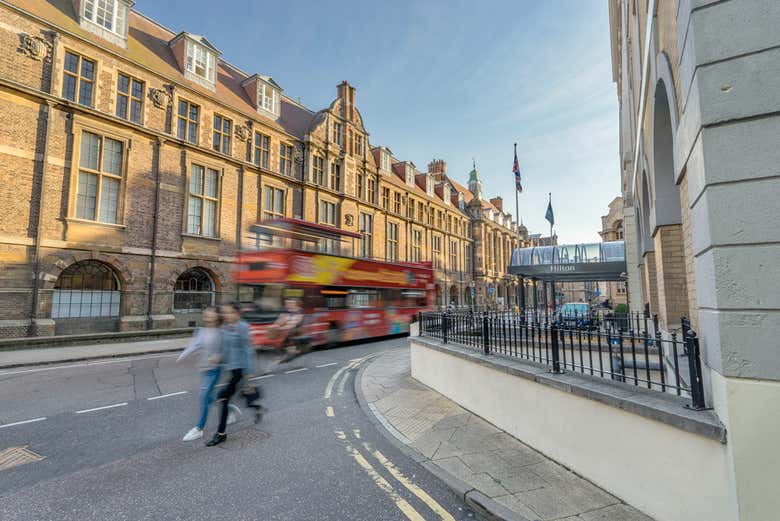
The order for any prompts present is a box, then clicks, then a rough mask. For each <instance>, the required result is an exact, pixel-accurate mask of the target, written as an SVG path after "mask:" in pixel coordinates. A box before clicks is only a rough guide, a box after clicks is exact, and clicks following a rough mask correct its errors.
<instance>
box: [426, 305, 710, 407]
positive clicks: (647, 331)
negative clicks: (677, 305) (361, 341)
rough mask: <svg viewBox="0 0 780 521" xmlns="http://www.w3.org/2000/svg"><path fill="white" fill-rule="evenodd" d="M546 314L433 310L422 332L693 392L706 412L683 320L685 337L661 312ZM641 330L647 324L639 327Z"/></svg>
mask: <svg viewBox="0 0 780 521" xmlns="http://www.w3.org/2000/svg"><path fill="white" fill-rule="evenodd" d="M581 318H582V317H566V316H560V315H559V316H557V317H554V318H553V316H549V317H548V316H547V315H544V314H539V313H512V312H508V311H504V312H472V311H432V312H425V313H421V314H420V317H419V320H420V335H421V336H426V337H431V338H437V339H439V340H441V341H442V342H443V343H445V344H446V343H453V344H458V345H462V346H466V347H468V348H472V349H474V350H479V351H481V352H482V353H484V354H486V355H490V354H497V355H503V356H509V357H516V358H522V359H525V360H530V361H533V362H537V363H540V364H544V365H548V366H550V369H551V371H552V372H554V373H563V372H565V371H574V372H578V373H583V374H587V375H590V376H595V377H601V378H609V379H612V380H615V381H619V382H624V383H627V384H631V385H635V386H641V387H646V388H647V389H652V390H655V391H660V392H665V393H673V394H676V395H678V396H683V395H684V396H686V397H687V396H690V398H691V402H692V403H691V407H692V408H694V409H703V408H704V407H705V404H704V387H703V382H702V368H701V358H700V353H699V341H698V338H697V337H696V333H695V332H694V331H693V330H692V329H691V328H690V322H689V321H688V320H687V319H683V321H682V324H683V327H682V335H681V336H680V335H678V334H677V333H670V334H665V333H663V332H662V331H661V330H660V329H659V328H658V326H657V320H656V319H655V317H643V316H641V315H637V316H633V315H626V320H625V322H623V324H624V325H625V327H619V326H618V325H616V324H615V323H613V322H610V321H600V322H597V321H595V320H588V321H586V320H581ZM634 327H639V328H641V329H634Z"/></svg>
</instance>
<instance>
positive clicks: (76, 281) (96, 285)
mask: <svg viewBox="0 0 780 521" xmlns="http://www.w3.org/2000/svg"><path fill="white" fill-rule="evenodd" d="M119 298H120V293H119V279H117V276H116V274H115V273H114V271H113V270H112V269H111V268H110V267H109V266H108V265H107V264H103V263H102V262H98V261H92V260H90V261H82V262H77V263H76V264H71V265H70V266H68V267H67V268H66V269H65V270H64V271H63V272H62V273H60V276H59V278H58V279H57V282H56V284H55V285H54V294H53V295H52V310H51V317H52V318H79V317H115V316H118V315H119Z"/></svg>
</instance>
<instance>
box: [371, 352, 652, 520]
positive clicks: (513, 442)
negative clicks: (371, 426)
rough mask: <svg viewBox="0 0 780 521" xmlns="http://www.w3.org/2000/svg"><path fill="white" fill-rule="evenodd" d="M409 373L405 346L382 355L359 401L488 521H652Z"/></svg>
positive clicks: (372, 363) (403, 444)
mask: <svg viewBox="0 0 780 521" xmlns="http://www.w3.org/2000/svg"><path fill="white" fill-rule="evenodd" d="M410 373H411V372H410V354H409V348H408V347H407V348H406V349H395V350H392V351H388V352H386V353H384V354H382V355H379V356H377V357H376V358H374V359H373V360H372V361H371V362H370V364H369V365H367V366H365V368H364V369H362V370H361V375H360V383H359V385H360V389H359V396H360V395H362V398H363V400H364V402H365V404H366V407H367V408H368V409H369V410H370V411H371V412H372V413H373V414H374V415H375V416H376V419H377V421H378V423H379V424H381V425H382V427H383V428H384V429H383V430H385V432H387V433H388V434H389V435H390V436H392V437H393V438H394V439H395V440H396V443H397V444H399V446H401V448H402V449H403V450H404V451H405V452H406V453H407V454H409V455H410V456H411V457H412V458H414V459H415V460H416V461H418V462H419V463H420V464H422V465H423V466H424V467H425V468H426V469H428V470H430V471H431V472H432V473H434V474H436V475H437V476H439V477H440V478H441V479H442V480H444V481H445V482H446V483H448V485H449V486H450V487H451V489H452V490H453V491H454V492H455V493H456V494H457V495H458V496H460V497H463V498H464V501H465V502H466V503H467V504H469V505H470V506H472V507H474V508H475V510H477V511H482V514H483V516H485V517H488V518H492V519H506V520H510V519H512V520H526V521H535V520H544V521H550V520H560V521H596V520H599V521H652V518H650V517H648V516H647V515H645V514H643V513H642V512H640V511H638V510H637V509H635V508H633V507H632V506H630V505H627V504H625V503H624V502H622V501H621V500H620V499H618V498H617V497H615V496H613V495H611V494H610V493H608V492H607V491H605V490H603V489H601V488H599V487H597V486H596V485H594V484H593V483H591V482H589V481H588V480H586V479H584V478H582V477H580V476H578V475H577V474H575V473H573V472H571V471H569V470H568V469H566V468H565V467H563V466H562V465H559V464H558V463H556V462H555V461H553V460H551V459H549V458H547V457H545V456H544V455H543V454H541V453H539V452H537V451H535V450H534V449H533V448H531V447H529V446H528V445H525V444H523V443H522V442H521V441H519V440H517V439H515V438H513V437H512V436H510V435H509V434H507V433H506V432H504V431H502V430H500V429H498V428H496V427H495V426H493V425H492V424H490V423H488V422H486V421H485V420H483V419H481V418H480V417H479V416H477V415H475V414H472V413H470V412H469V411H467V410H465V409H463V408H461V407H460V406H458V405H457V404H456V403H454V402H453V401H451V400H449V399H448V398H446V397H445V396H443V395H441V394H439V393H437V392H436V391H434V390H432V389H430V388H428V387H427V386H425V385H423V384H421V383H419V382H417V381H416V380H414V379H413V378H412V377H411V374H410ZM584 449H585V448H584Z"/></svg>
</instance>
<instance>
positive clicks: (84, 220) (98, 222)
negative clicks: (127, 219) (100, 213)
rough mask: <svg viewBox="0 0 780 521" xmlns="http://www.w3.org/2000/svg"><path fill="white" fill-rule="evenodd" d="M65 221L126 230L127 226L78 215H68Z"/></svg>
mask: <svg viewBox="0 0 780 521" xmlns="http://www.w3.org/2000/svg"><path fill="white" fill-rule="evenodd" d="M65 222H66V223H68V224H70V223H78V224H89V225H93V226H101V227H105V228H113V229H115V230H124V229H126V228H127V226H125V225H124V224H114V223H104V222H101V221H90V220H89V219H79V218H78V217H66V218H65Z"/></svg>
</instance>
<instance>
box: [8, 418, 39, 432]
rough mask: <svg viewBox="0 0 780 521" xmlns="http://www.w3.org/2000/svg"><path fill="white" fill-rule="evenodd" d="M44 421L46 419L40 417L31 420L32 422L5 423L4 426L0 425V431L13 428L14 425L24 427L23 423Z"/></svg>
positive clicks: (29, 421)
mask: <svg viewBox="0 0 780 521" xmlns="http://www.w3.org/2000/svg"><path fill="white" fill-rule="evenodd" d="M45 419H46V418H45V417H41V418H33V419H32V420H22V421H18V422H14V423H6V424H5V425H0V429H5V428H6V427H13V426H14V425H24V424H25V423H35V422H42V421H43V420H45Z"/></svg>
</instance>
